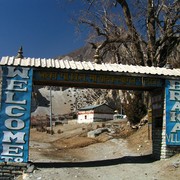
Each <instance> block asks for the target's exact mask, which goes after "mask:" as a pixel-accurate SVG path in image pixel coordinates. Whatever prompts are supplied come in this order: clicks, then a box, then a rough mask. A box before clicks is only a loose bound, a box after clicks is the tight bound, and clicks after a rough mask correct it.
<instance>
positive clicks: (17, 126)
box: [5, 119, 24, 130]
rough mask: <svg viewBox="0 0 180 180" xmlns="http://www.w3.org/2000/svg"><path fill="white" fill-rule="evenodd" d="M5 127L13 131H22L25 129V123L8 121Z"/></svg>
mask: <svg viewBox="0 0 180 180" xmlns="http://www.w3.org/2000/svg"><path fill="white" fill-rule="evenodd" d="M13 121H14V122H15V126H13ZM5 126H6V127H7V128H8V129H11V130H20V129H23V128H24V121H22V120H21V119H6V120H5Z"/></svg>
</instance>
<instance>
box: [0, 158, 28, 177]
mask: <svg viewBox="0 0 180 180" xmlns="http://www.w3.org/2000/svg"><path fill="white" fill-rule="evenodd" d="M26 169H27V164H26V163H9V162H8V163H5V162H4V163H0V180H13V179H15V177H17V176H19V175H22V174H23V171H25V170H26Z"/></svg>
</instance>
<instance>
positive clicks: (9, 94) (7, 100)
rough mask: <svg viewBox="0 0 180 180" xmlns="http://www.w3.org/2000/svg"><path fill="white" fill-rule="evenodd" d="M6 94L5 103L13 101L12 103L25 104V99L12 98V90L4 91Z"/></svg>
mask: <svg viewBox="0 0 180 180" xmlns="http://www.w3.org/2000/svg"><path fill="white" fill-rule="evenodd" d="M6 94H7V98H6V101H5V102H6V103H13V104H26V100H22V101H15V100H14V95H15V93H14V92H6Z"/></svg>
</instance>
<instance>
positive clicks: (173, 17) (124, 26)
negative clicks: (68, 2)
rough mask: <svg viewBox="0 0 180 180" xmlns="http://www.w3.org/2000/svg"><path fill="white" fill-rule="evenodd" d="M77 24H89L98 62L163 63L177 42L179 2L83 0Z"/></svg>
mask: <svg viewBox="0 0 180 180" xmlns="http://www.w3.org/2000/svg"><path fill="white" fill-rule="evenodd" d="M83 2H84V3H87V4H86V5H87V6H86V9H84V11H81V15H80V17H79V23H80V24H85V25H87V26H89V27H90V29H91V33H90V36H89V39H88V40H89V43H90V44H91V45H92V48H94V49H95V55H94V58H95V60H96V62H98V63H101V61H103V59H104V57H105V56H106V55H107V54H108V53H109V54H111V55H113V56H114V59H115V60H116V62H118V63H120V62H121V63H127V59H129V63H131V64H138V65H142V66H146V65H148V66H160V67H162V66H164V65H165V64H166V62H167V60H168V57H170V56H171V54H172V52H173V51H174V49H176V47H177V46H178V44H179V39H180V37H179V33H180V28H179V24H178V21H179V16H180V14H179V10H180V3H179V1H175V0H147V1H144V0H134V1H131V3H130V1H127V0H114V1H112V0H106V1H105V0H84V1H83ZM122 49H123V52H126V53H121V52H122Z"/></svg>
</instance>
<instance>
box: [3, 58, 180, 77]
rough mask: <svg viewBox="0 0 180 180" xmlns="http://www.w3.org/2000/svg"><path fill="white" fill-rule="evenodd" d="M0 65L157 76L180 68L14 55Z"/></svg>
mask: <svg viewBox="0 0 180 180" xmlns="http://www.w3.org/2000/svg"><path fill="white" fill-rule="evenodd" d="M0 65H8V66H10V65H13V66H24V67H35V68H36V67H37V68H56V69H72V70H84V71H87V70H88V71H102V72H117V73H133V74H139V75H141V74H147V75H157V76H173V77H180V69H167V68H160V67H146V66H133V65H123V64H107V63H102V64H96V63H93V62H90V61H88V62H86V61H83V62H80V61H73V60H67V59H61V60H59V59H40V58H36V59H35V58H23V59H20V58H17V59H16V58H15V57H8V56H7V57H2V58H1V60H0Z"/></svg>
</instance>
